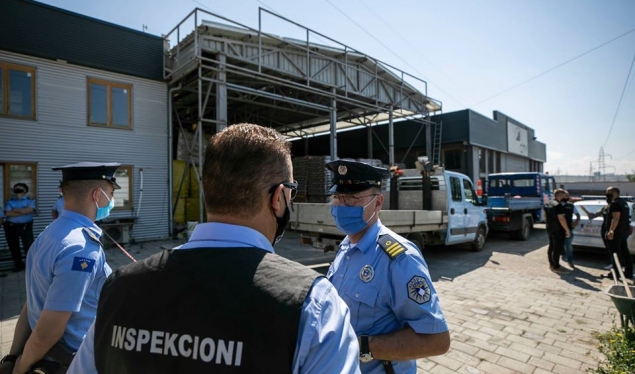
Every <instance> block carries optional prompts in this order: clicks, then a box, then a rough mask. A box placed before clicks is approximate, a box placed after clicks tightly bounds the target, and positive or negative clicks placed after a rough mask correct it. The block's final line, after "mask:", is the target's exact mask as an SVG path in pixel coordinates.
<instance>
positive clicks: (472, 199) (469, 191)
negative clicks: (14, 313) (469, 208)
mask: <svg viewBox="0 0 635 374" xmlns="http://www.w3.org/2000/svg"><path fill="white" fill-rule="evenodd" d="M463 191H464V193H465V202H468V203H472V204H476V203H477V201H476V194H475V193H474V187H473V186H472V183H470V181H469V180H467V179H463Z"/></svg>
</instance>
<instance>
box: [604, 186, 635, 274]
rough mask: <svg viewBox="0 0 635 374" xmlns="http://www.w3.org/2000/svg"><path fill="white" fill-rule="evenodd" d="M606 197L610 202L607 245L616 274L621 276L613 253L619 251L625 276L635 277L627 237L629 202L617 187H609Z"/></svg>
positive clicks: (618, 254)
mask: <svg viewBox="0 0 635 374" xmlns="http://www.w3.org/2000/svg"><path fill="white" fill-rule="evenodd" d="M606 199H607V201H609V199H610V201H611V202H610V204H609V208H608V211H609V213H608V214H607V222H606V228H607V230H608V231H607V232H606V246H607V249H608V250H609V253H610V255H611V263H612V264H613V270H615V274H616V275H617V276H619V272H618V269H617V264H616V263H615V260H614V258H613V254H614V253H617V256H618V258H619V260H620V264H621V265H622V266H623V267H624V277H626V278H627V279H631V280H632V279H633V259H632V258H631V254H630V252H629V251H628V244H627V242H626V239H627V238H628V235H629V230H630V216H629V214H630V211H629V209H628V204H627V203H626V201H625V200H624V199H622V198H621V197H620V190H619V188H617V187H609V188H608V189H607V190H606Z"/></svg>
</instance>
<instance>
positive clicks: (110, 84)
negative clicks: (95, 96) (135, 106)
mask: <svg viewBox="0 0 635 374" xmlns="http://www.w3.org/2000/svg"><path fill="white" fill-rule="evenodd" d="M91 84H98V85H102V86H106V123H105V124H103V123H94V122H91V120H90V116H91V112H90V104H91V97H90V95H91V92H90V85H91ZM113 88H121V89H125V90H128V126H120V125H115V124H114V123H113V112H112V110H113V109H112V89H113ZM132 88H133V86H132V84H129V83H121V82H114V81H109V80H105V79H99V78H92V77H88V78H87V79H86V123H87V124H88V126H95V127H107V128H111V129H119V130H132V129H133V125H132Z"/></svg>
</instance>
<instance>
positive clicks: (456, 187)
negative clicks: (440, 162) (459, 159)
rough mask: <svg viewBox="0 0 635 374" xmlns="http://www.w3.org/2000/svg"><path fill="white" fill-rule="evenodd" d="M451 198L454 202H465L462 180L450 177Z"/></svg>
mask: <svg viewBox="0 0 635 374" xmlns="http://www.w3.org/2000/svg"><path fill="white" fill-rule="evenodd" d="M450 197H451V198H452V201H463V191H461V179H460V178H459V177H453V176H451V177H450Z"/></svg>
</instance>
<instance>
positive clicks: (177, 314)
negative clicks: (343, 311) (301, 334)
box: [95, 248, 320, 374]
mask: <svg viewBox="0 0 635 374" xmlns="http://www.w3.org/2000/svg"><path fill="white" fill-rule="evenodd" d="M319 276H320V275H319V274H318V273H317V272H315V271H313V270H311V269H308V268H306V267H304V266H302V265H300V264H298V263H295V262H293V261H290V260H287V259H285V258H283V257H280V256H278V255H275V254H271V253H268V252H266V251H264V250H261V249H256V248H201V249H184V250H169V251H163V252H161V253H157V254H156V255H153V256H151V257H148V258H147V259H145V260H144V261H143V262H137V263H134V264H131V265H128V266H125V267H123V268H120V269H119V270H117V271H116V272H115V273H113V274H112V275H111V276H110V277H109V278H108V280H107V281H106V283H105V284H104V287H103V289H102V292H101V296H100V299H99V307H98V310H97V320H96V322H95V364H96V367H97V371H98V372H99V373H100V374H105V373H113V374H114V373H117V374H125V373H135V374H137V373H204V372H205V373H207V372H214V373H259V372H268V373H290V372H291V369H292V362H293V357H294V353H295V347H296V341H297V336H298V326H299V322H300V311H301V309H302V305H303V303H304V300H305V298H306V296H307V294H308V292H309V290H310V288H311V285H312V284H313V282H314V281H315V279H316V278H318V277H319Z"/></svg>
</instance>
